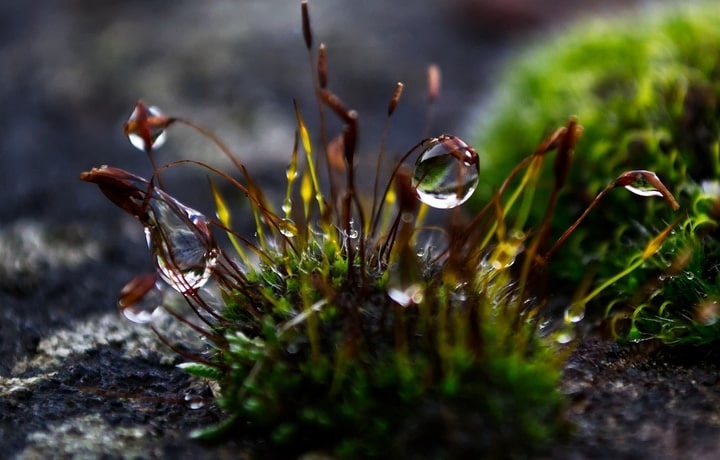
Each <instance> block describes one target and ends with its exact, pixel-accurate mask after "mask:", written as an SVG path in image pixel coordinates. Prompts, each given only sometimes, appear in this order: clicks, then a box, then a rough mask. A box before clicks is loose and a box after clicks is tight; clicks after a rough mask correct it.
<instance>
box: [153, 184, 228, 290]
mask: <svg viewBox="0 0 720 460" xmlns="http://www.w3.org/2000/svg"><path fill="white" fill-rule="evenodd" d="M145 236H146V239H147V244H148V247H149V248H150V251H151V253H152V255H153V257H154V258H155V263H156V266H157V269H158V273H159V274H160V276H161V277H162V279H163V280H165V282H167V283H168V284H169V285H170V286H172V288H173V289H175V290H176V291H178V292H180V293H186V292H190V291H195V290H197V289H199V288H201V287H202V286H204V285H205V283H207V281H208V280H209V279H210V276H211V274H212V271H213V269H214V268H215V265H216V264H217V257H218V252H219V250H218V249H217V247H216V246H215V243H214V240H213V238H212V236H211V234H210V228H209V221H208V219H207V217H205V216H204V215H203V214H201V213H200V212H198V211H196V210H194V209H192V208H189V207H187V206H185V205H183V204H182V203H180V202H178V201H177V200H175V199H174V198H172V197H171V196H169V195H167V194H166V193H164V192H160V191H155V192H154V193H153V196H152V197H151V198H150V201H149V206H148V217H147V219H146V222H145Z"/></svg>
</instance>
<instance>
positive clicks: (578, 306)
mask: <svg viewBox="0 0 720 460" xmlns="http://www.w3.org/2000/svg"><path fill="white" fill-rule="evenodd" d="M583 318H585V305H584V304H582V303H573V304H571V305H570V306H569V307H567V308H566V309H565V323H566V324H572V323H579V322H580V321H582V320H583Z"/></svg>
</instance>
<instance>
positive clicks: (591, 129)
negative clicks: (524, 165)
mask: <svg viewBox="0 0 720 460" xmlns="http://www.w3.org/2000/svg"><path fill="white" fill-rule="evenodd" d="M719 23H720V9H718V8H717V5H716V4H715V3H714V2H705V3H695V4H690V5H682V6H675V7H662V8H655V9H647V10H645V11H643V13H642V15H631V16H630V17H624V18H618V19H611V20H598V21H594V22H586V23H582V24H579V25H577V26H575V27H574V28H573V29H571V30H569V31H567V32H565V33H563V34H561V35H559V36H558V37H556V38H554V39H553V40H552V41H550V42H549V43H546V44H543V45H541V46H539V47H537V48H535V49H532V50H530V51H529V52H528V53H526V54H525V55H523V56H521V57H520V58H519V59H518V60H517V61H515V62H514V63H512V64H511V65H509V66H508V68H507V71H506V74H505V77H504V78H502V79H501V80H500V81H502V82H503V83H502V87H501V88H499V90H498V92H497V97H496V99H495V100H494V102H493V103H492V109H490V110H489V111H488V114H489V115H488V116H487V117H486V118H485V119H484V120H483V122H482V123H481V129H480V131H479V134H478V137H477V140H476V143H475V145H476V147H477V148H478V151H479V152H481V153H485V154H487V158H485V157H483V158H482V164H483V167H484V171H485V175H484V177H485V178H487V181H486V182H485V187H484V188H480V189H479V193H478V194H477V195H476V196H475V199H477V200H478V204H479V203H481V202H482V201H483V200H485V199H487V197H488V196H491V190H492V189H493V188H496V187H497V186H498V183H499V182H498V180H497V179H494V178H496V177H502V175H503V174H504V173H505V172H507V171H509V170H510V169H511V168H512V167H513V165H514V163H515V162H516V161H517V160H518V159H519V158H522V157H523V156H524V155H526V154H527V152H530V151H532V149H533V148H534V144H535V143H536V142H537V133H538V132H543V131H547V130H549V129H553V128H554V127H555V126H557V124H558V123H559V122H562V120H564V119H565V118H566V117H567V116H568V114H575V115H577V116H578V117H579V119H580V120H582V122H583V125H584V127H585V131H584V133H583V137H582V138H581V139H580V141H579V142H578V145H577V151H576V155H575V160H574V161H575V168H574V169H573V170H572V172H571V174H570V176H569V178H568V186H567V188H566V189H565V191H564V192H563V194H562V196H561V198H560V200H559V203H558V212H557V213H556V219H555V223H554V225H555V231H559V230H560V229H562V228H564V227H565V226H567V224H568V223H569V222H572V220H573V219H575V217H576V216H577V215H578V214H579V213H580V211H581V210H582V209H584V208H585V207H586V206H587V203H588V202H589V200H591V199H592V197H594V196H595V194H597V192H598V191H599V190H601V189H602V188H603V187H604V186H605V185H606V184H607V183H608V182H609V181H611V180H612V179H613V178H614V177H615V176H617V174H618V173H620V172H621V171H623V170H626V169H635V168H642V169H651V170H653V171H654V172H656V173H657V174H658V176H660V178H662V180H663V181H664V182H665V183H666V184H668V186H669V188H670V190H671V191H672V192H673V193H674V194H675V195H676V196H678V199H679V201H680V203H681V205H682V210H683V212H686V213H687V214H688V218H687V220H684V221H681V222H680V223H679V224H678V227H677V230H676V231H675V232H673V233H672V234H671V235H670V236H669V237H668V241H666V243H665V245H664V246H663V248H662V251H661V254H660V255H658V256H657V257H656V258H653V259H648V260H647V261H646V262H645V263H644V264H643V267H642V269H640V270H637V271H635V272H634V273H633V274H632V275H631V276H629V277H627V278H625V279H623V280H622V281H621V282H619V283H617V284H615V285H614V287H613V288H612V289H609V290H606V291H605V294H604V296H602V299H603V301H602V304H605V305H610V307H611V308H609V310H608V311H609V312H611V313H613V312H617V311H620V312H621V313H620V314H621V317H622V318H625V319H628V318H632V327H630V328H629V329H628V328H623V327H619V324H620V323H624V322H625V321H620V319H618V318H616V321H618V328H617V330H618V332H619V333H620V334H621V335H623V336H624V335H625V334H626V333H629V335H627V337H628V338H630V339H632V340H639V339H643V338H649V337H659V338H661V339H663V340H664V341H668V342H673V343H677V342H686V341H688V342H705V341H710V340H716V339H717V338H718V337H720V336H718V335H717V334H716V332H715V329H714V328H712V327H710V328H709V327H708V326H700V325H698V324H697V321H695V320H694V319H693V318H694V317H695V314H694V313H693V311H694V309H695V308H697V305H698V303H704V305H706V308H709V307H707V305H709V304H707V302H709V300H707V299H712V298H714V296H715V295H716V291H717V288H716V287H715V286H716V284H717V283H716V282H715V281H716V279H717V273H716V272H717V269H716V268H715V267H716V266H717V261H718V257H719V256H720V252H718V248H717V245H716V244H715V243H714V241H713V238H712V236H711V235H713V231H710V230H709V228H714V226H715V225H716V219H717V216H716V215H715V214H714V213H713V212H708V210H707V207H708V206H705V208H706V209H699V207H698V203H699V202H707V201H711V202H712V201H713V200H715V199H716V198H717V186H716V185H714V184H716V183H717V180H718V174H719V173H720V160H719V158H720V147H719V139H720V28H718V26H717V25H718V24H719ZM509 140H510V141H509ZM551 184H552V179H551V178H550V177H549V173H546V176H545V178H544V179H543V180H541V181H540V183H539V185H538V193H539V194H541V195H543V194H544V195H545V196H547V195H548V194H549V190H550V187H551ZM703 190H704V191H703ZM710 207H712V206H710ZM541 211H542V210H533V211H532V212H533V213H534V214H535V215H534V217H535V218H539V215H540V212H541ZM675 219H676V215H674V214H671V213H669V212H668V211H665V210H664V209H660V208H659V206H658V202H657V201H654V200H645V199H643V198H639V197H636V196H632V195H626V194H618V193H613V194H608V197H607V199H606V200H605V201H604V203H603V204H602V205H601V206H599V207H598V209H597V210H596V211H594V213H593V214H592V215H590V216H589V217H588V223H587V224H586V225H584V226H583V227H581V228H580V229H579V230H578V232H576V234H575V236H574V238H573V240H572V241H569V242H568V244H567V245H566V246H565V247H564V248H563V249H561V251H560V252H559V254H558V257H557V258H556V263H555V265H554V266H553V279H554V280H555V281H554V282H553V284H554V285H556V286H558V290H559V291H560V292H564V293H565V294H566V295H570V293H571V292H572V290H574V289H575V287H576V286H577V285H578V283H579V282H580V281H581V280H582V279H583V278H584V277H586V276H588V273H589V272H592V273H594V274H595V278H596V279H598V280H600V281H604V280H607V279H610V278H611V277H612V276H613V275H614V274H615V273H617V272H618V271H620V270H623V268H624V267H627V266H628V265H629V264H631V263H632V261H633V260H634V258H635V259H636V258H637V257H638V254H640V253H642V251H643V246H644V245H645V242H646V241H647V239H648V236H649V235H652V234H654V233H656V232H658V231H659V230H660V229H661V226H659V225H658V224H657V223H658V222H660V221H663V220H664V221H665V222H668V223H669V222H671V221H674V220H675ZM698 227H700V229H698ZM686 251H687V252H688V253H689V254H691V255H690V256H688V257H690V261H689V262H688V265H687V266H685V267H684V268H682V270H680V269H678V273H670V272H668V273H666V274H663V271H667V270H668V266H667V265H668V264H672V262H671V261H672V259H673V257H677V255H678V254H684V253H685V252H686ZM658 277H664V278H663V279H664V280H666V282H664V283H658V282H657V278H658ZM687 278H690V279H689V280H688V279H687ZM683 279H684V280H683ZM561 286H568V287H569V288H568V289H563V288H562V287H561ZM646 291H651V294H647V292H646ZM703 299H705V300H703ZM628 310H629V311H630V312H631V313H628ZM620 331H624V332H620ZM628 331H629V332H628Z"/></svg>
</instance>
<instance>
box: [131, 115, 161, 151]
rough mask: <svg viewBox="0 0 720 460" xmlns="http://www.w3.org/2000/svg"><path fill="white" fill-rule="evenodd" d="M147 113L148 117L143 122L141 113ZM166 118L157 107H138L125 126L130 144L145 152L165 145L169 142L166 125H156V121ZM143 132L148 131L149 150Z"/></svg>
mask: <svg viewBox="0 0 720 460" xmlns="http://www.w3.org/2000/svg"><path fill="white" fill-rule="evenodd" d="M143 110H144V111H145V114H146V115H147V117H146V119H145V120H142V118H143V117H141V111H143ZM161 117H164V115H163V113H162V112H161V111H160V109H158V108H157V107H155V106H150V107H145V106H140V105H138V106H136V107H135V110H133V112H132V114H130V118H128V121H127V123H126V125H125V126H127V127H128V128H127V137H128V140H129V141H130V143H131V144H132V145H133V147H135V148H136V149H138V150H141V151H143V152H145V151H147V150H155V149H158V148H160V147H162V145H163V144H164V143H165V141H166V140H167V131H166V129H165V128H166V124H165V123H154V120H156V119H158V118H161ZM143 130H147V133H146V135H148V140H149V141H150V146H149V147H150V148H149V149H147V148H146V147H147V146H146V145H145V142H146V138H145V135H143Z"/></svg>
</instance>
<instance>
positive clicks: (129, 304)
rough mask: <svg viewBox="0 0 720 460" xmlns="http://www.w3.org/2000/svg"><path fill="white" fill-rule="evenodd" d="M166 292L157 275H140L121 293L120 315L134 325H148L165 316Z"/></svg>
mask: <svg viewBox="0 0 720 460" xmlns="http://www.w3.org/2000/svg"><path fill="white" fill-rule="evenodd" d="M163 302H164V290H163V286H162V284H160V283H158V277H157V274H155V273H146V274H143V275H138V276H136V277H135V278H133V279H132V280H130V282H128V283H127V284H126V285H125V287H123V288H122V290H121V291H120V297H119V299H118V308H119V309H120V313H122V315H123V316H124V317H125V318H126V319H128V320H129V321H132V322H133V323H137V324H148V323H151V322H153V321H155V320H156V319H157V318H159V317H160V316H162V314H163V307H162V305H163Z"/></svg>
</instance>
